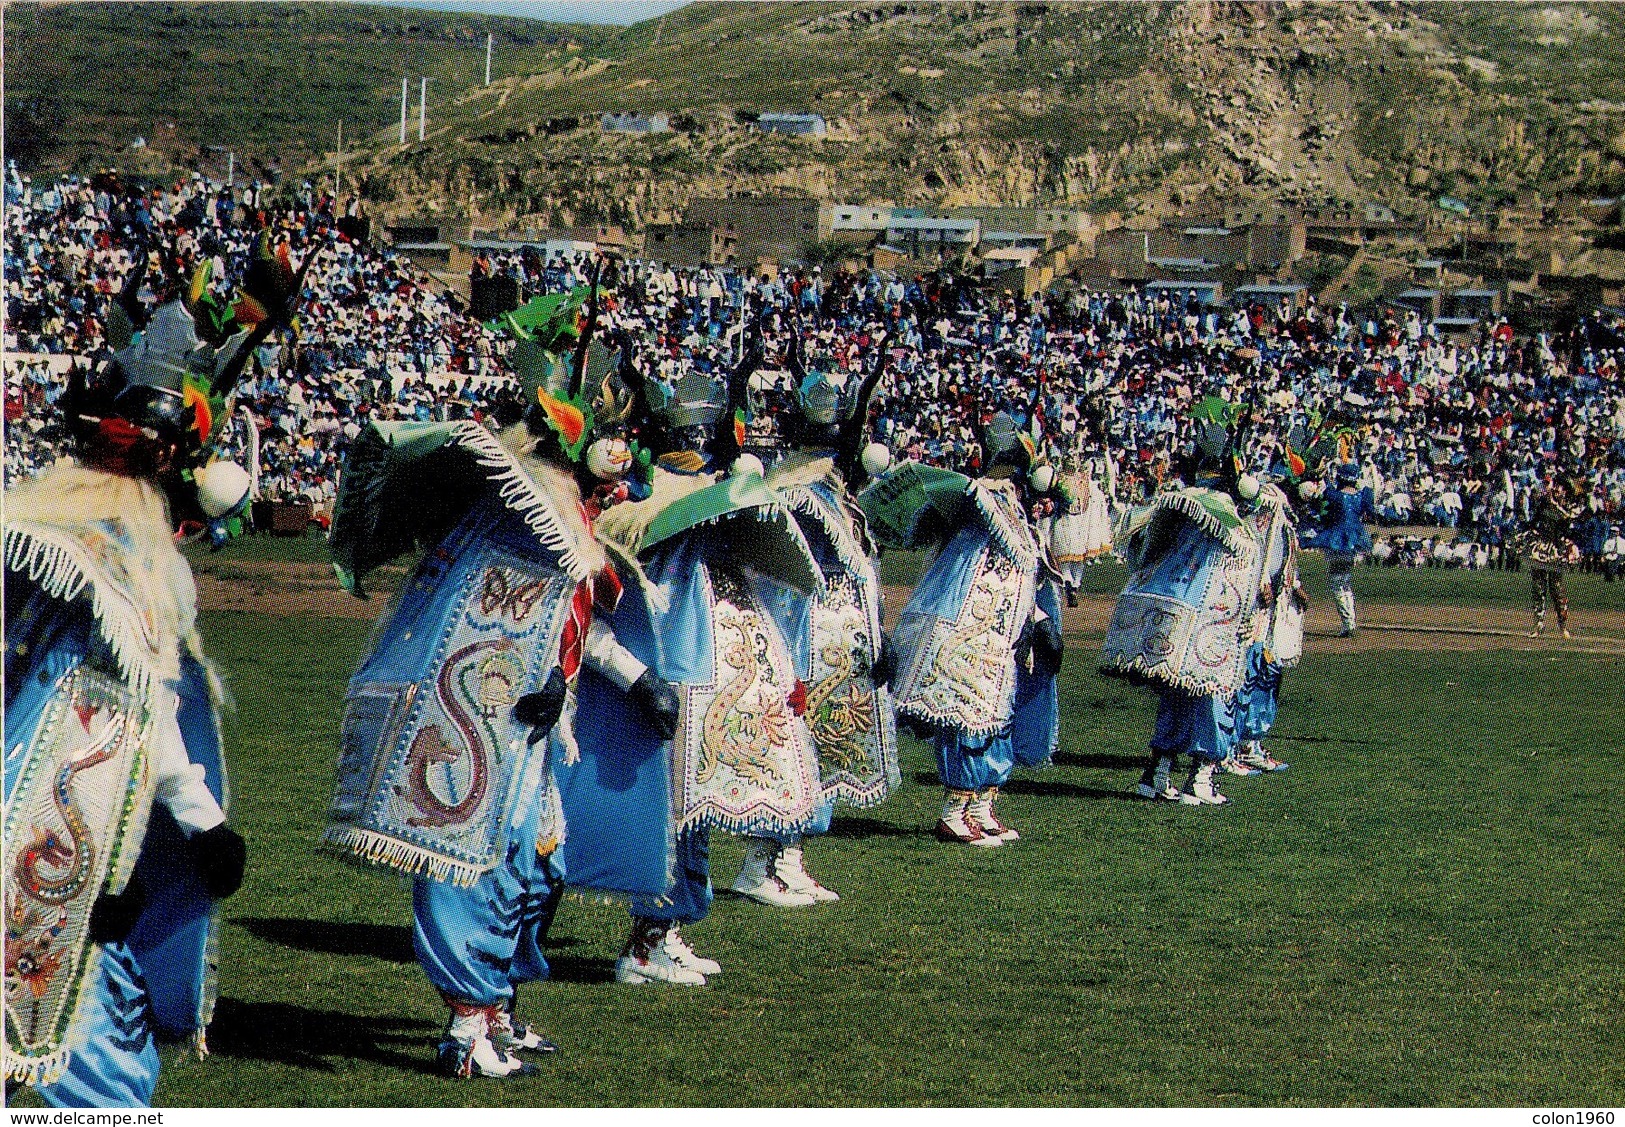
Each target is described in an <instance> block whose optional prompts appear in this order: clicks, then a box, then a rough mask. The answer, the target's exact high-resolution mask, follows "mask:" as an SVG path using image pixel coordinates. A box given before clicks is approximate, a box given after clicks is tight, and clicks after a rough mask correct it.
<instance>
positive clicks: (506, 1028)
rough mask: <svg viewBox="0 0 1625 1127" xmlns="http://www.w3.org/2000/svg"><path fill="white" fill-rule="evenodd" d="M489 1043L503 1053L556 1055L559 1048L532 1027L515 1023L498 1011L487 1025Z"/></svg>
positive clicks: (502, 1011) (510, 1017) (505, 1014)
mask: <svg viewBox="0 0 1625 1127" xmlns="http://www.w3.org/2000/svg"><path fill="white" fill-rule="evenodd" d="M489 1029H490V1035H491V1043H492V1044H493V1045H495V1046H496V1047H497V1048H499V1049H501V1050H502V1051H503V1052H505V1053H509V1054H512V1053H516V1052H519V1051H520V1050H521V1049H524V1050H527V1051H529V1052H536V1053H556V1052H558V1051H559V1047H558V1046H557V1045H555V1044H554V1043H553V1042H551V1041H549V1040H548V1039H547V1038H546V1037H543V1036H542V1035H541V1034H540V1033H538V1032H537V1031H536V1029H535V1028H534V1027H533V1026H529V1025H526V1024H525V1023H524V1022H522V1021H515V1020H514V1016H513V1015H512V1014H511V1013H508V1012H507V1011H506V1010H498V1011H497V1012H496V1014H495V1015H494V1016H492V1018H491V1020H490V1023H489Z"/></svg>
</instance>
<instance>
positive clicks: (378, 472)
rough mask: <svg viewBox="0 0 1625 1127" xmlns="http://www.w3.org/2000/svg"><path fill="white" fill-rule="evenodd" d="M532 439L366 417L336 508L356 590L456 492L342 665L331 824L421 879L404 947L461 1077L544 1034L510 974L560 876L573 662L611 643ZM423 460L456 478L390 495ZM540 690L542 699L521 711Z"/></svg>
mask: <svg viewBox="0 0 1625 1127" xmlns="http://www.w3.org/2000/svg"><path fill="white" fill-rule="evenodd" d="M530 445H532V443H530V441H529V438H528V435H527V432H526V429H525V428H524V427H515V428H513V430H512V431H511V432H507V433H505V434H504V436H503V437H502V439H500V440H499V439H498V437H497V436H495V435H492V434H490V433H489V432H488V431H486V430H485V429H484V428H483V427H481V426H479V425H478V424H477V423H473V422H463V423H457V424H452V425H450V426H443V425H439V424H411V423H405V424H374V426H373V427H372V428H370V429H369V430H368V431H366V432H364V434H363V436H362V438H361V439H359V440H358V441H357V442H356V443H354V444H353V445H352V448H351V451H350V455H349V460H348V461H347V463H346V473H345V477H344V479H343V480H344V483H345V491H344V492H343V493H341V496H340V498H339V503H338V507H337V511H336V514H335V520H334V532H333V542H334V544H335V546H336V549H335V559H336V561H337V563H338V566H339V571H340V575H341V578H344V579H345V580H346V582H347V584H348V585H349V586H351V588H352V589H355V584H356V582H357V581H358V580H359V579H360V577H361V575H362V574H363V573H364V572H365V570H367V569H369V568H370V567H372V566H376V565H377V564H378V563H379V562H382V561H383V560H384V559H387V558H389V557H390V556H391V555H392V554H398V552H399V551H400V550H401V548H402V547H403V545H405V544H407V543H409V542H410V541H411V540H412V539H413V538H414V537H415V536H419V535H423V534H425V533H426V532H427V531H428V530H429V526H428V525H427V524H426V523H425V522H424V517H423V514H424V513H426V512H439V513H441V514H443V518H444V517H449V516H454V515H455V513H456V511H457V509H458V507H459V506H461V507H463V508H464V509H465V511H464V512H463V514H462V516H461V519H460V520H458V521H457V523H456V525H455V527H453V528H452V529H451V531H450V532H447V533H445V534H444V535H442V536H439V537H438V539H437V542H435V546H434V547H433V548H431V549H430V550H429V551H427V552H426V553H425V555H424V557H423V559H422V562H421V563H420V564H419V565H418V567H417V569H416V571H415V572H414V573H413V575H412V576H411V577H410V578H409V579H408V580H407V583H406V586H405V587H404V588H403V590H402V593H401V595H400V598H399V600H398V602H397V604H396V606H395V608H394V610H393V613H392V614H391V616H390V619H389V621H388V623H387V624H386V625H385V626H384V627H383V629H382V631H381V633H380V637H379V641H378V643H377V645H376V646H375V648H374V650H373V652H372V654H371V655H370V656H369V657H368V658H367V659H366V660H365V661H364V662H363V663H362V665H361V668H360V669H359V670H358V671H357V672H356V674H355V676H354V677H353V678H352V679H351V682H350V690H349V695H348V698H347V702H346V708H345V717H344V726H343V748H342V752H341V757H340V760H339V765H338V787H337V791H336V794H335V798H334V802H333V806H332V810H331V812H330V824H329V828H328V830H327V833H326V841H327V842H328V844H329V845H331V846H333V847H335V848H336V849H338V850H340V851H341V852H342V853H343V854H344V855H346V856H349V857H351V858H353V859H357V860H361V861H364V862H369V863H372V864H377V865H383V866H385V867H389V868H393V869H396V870H399V871H402V872H406V873H410V874H413V875H414V877H415V878H416V879H415V882H414V888H413V915H414V920H415V926H414V930H413V946H414V949H415V951H416V953H417V955H418V961H419V963H420V965H421V966H422V967H423V969H424V973H425V974H426V975H427V976H428V978H429V981H430V982H431V984H433V985H434V987H435V988H436V989H437V990H438V991H439V992H440V994H441V996H442V997H443V998H444V999H445V1001H446V1004H447V1006H448V1007H449V1008H450V1009H451V1019H450V1024H449V1027H448V1030H447V1036H446V1038H445V1039H444V1040H443V1042H442V1044H441V1050H440V1052H441V1065H442V1067H443V1068H444V1069H445V1070H446V1071H448V1072H450V1073H452V1074H454V1075H458V1076H472V1075H508V1074H510V1073H512V1072H515V1071H520V1070H521V1067H522V1066H521V1065H520V1063H519V1061H518V1058H517V1057H515V1056H513V1053H512V1051H513V1050H515V1049H518V1048H541V1049H546V1050H551V1048H552V1046H550V1045H548V1044H546V1043H545V1042H544V1041H543V1040H542V1038H540V1037H539V1036H538V1035H536V1034H534V1033H533V1032H531V1031H529V1030H527V1029H525V1028H524V1027H523V1026H519V1025H515V1023H514V1021H513V1019H512V1017H511V1013H512V1009H513V1005H514V997H515V989H516V987H517V986H518V985H519V984H521V983H524V982H528V981H533V980H536V979H540V978H544V977H546V974H547V962H546V959H545V958H543V956H542V951H541V942H542V940H543V938H544V937H545V935H546V932H547V928H548V926H549V925H550V923H551V921H552V915H553V910H554V908H555V906H556V904H557V901H558V897H559V895H560V893H561V892H562V888H563V880H564V878H565V871H564V866H563V864H562V858H561V856H560V854H559V845H560V844H561V842H563V841H564V840H565V820H564V816H563V813H562V808H561V802H560V798H559V793H558V788H557V785H556V783H555V781H554V773H553V772H554V766H555V763H557V762H559V761H569V760H571V759H573V758H574V757H575V755H576V754H577V743H576V739H575V734H574V733H575V724H574V712H575V708H576V701H575V696H576V694H575V681H576V675H577V672H578V670H579V668H580V666H581V664H582V662H583V661H590V660H593V654H594V652H595V651H597V652H599V653H600V654H602V655H608V656H611V657H612V656H613V655H614V654H616V653H617V652H618V647H616V646H615V644H614V640H613V636H612V635H610V634H609V632H608V631H607V630H606V629H605V628H604V627H603V626H602V624H601V623H600V622H598V621H597V619H596V617H595V615H594V611H595V610H596V611H598V612H600V613H603V612H606V611H607V610H609V609H611V608H612V607H613V605H614V602H615V599H616V598H617V597H618V595H619V591H620V584H619V581H618V578H617V577H616V574H615V571H614V569H613V568H612V567H611V565H610V563H609V559H608V557H607V556H606V555H605V553H604V550H603V549H602V547H601V546H600V545H599V544H598V543H597V541H596V540H595V539H594V538H593V535H592V531H591V529H590V527H589V526H588V523H587V518H586V514H585V512H584V511H583V509H582V506H581V499H580V492H579V489H578V487H577V485H576V483H575V480H574V479H573V477H572V476H571V475H570V473H569V472H568V471H566V470H565V469H563V468H562V467H559V466H557V465H554V464H553V463H551V462H549V461H544V460H542V459H539V458H536V457H532V456H528V455H523V454H521V453H517V452H516V451H525V450H527V449H528V448H529V446H530ZM425 474H427V479H432V480H439V481H441V482H442V483H445V482H451V483H453V484H454V486H455V487H447V488H448V490H449V491H448V492H447V493H444V494H441V495H440V496H441V499H442V500H445V499H447V498H449V500H447V503H446V504H445V505H444V506H440V505H437V504H429V503H427V499H425V500H424V501H423V502H422V503H420V504H419V505H417V506H412V505H409V504H407V503H406V502H407V500H408V498H406V497H404V496H402V495H401V493H400V491H401V490H403V489H407V490H408V491H409V492H411V491H412V490H410V488H409V487H410V486H413V485H416V486H418V487H419V488H420V489H421V488H423V486H422V482H423V481H424V480H426V478H425V477H424V475H425ZM403 508H404V509H405V510H406V512H405V513H404V514H403V515H392V513H393V512H394V510H397V509H403ZM392 522H393V523H392ZM431 540H434V538H433V537H431ZM550 691H551V692H552V693H553V703H552V708H551V711H550V712H548V713H547V715H545V717H543V718H541V719H536V718H532V717H529V716H526V715H525V714H524V709H525V705H526V702H527V701H530V700H535V699H540V698H545V697H546V696H547V694H548V693H549V692H550ZM532 694H536V695H535V696H532ZM544 711H545V710H544ZM542 736H545V737H546V738H541V737H542ZM641 860H642V861H643V862H644V863H645V865H646V866H650V867H652V868H653V869H654V872H653V873H649V872H647V871H646V872H645V874H644V877H643V879H644V880H645V882H646V883H654V882H658V881H660V880H662V879H663V878H664V875H665V871H666V867H667V863H668V859H667V857H666V856H665V855H663V854H659V853H658V852H657V853H656V855H654V856H645V857H643V858H641ZM623 879H625V878H624V877H623ZM633 879H635V878H633Z"/></svg>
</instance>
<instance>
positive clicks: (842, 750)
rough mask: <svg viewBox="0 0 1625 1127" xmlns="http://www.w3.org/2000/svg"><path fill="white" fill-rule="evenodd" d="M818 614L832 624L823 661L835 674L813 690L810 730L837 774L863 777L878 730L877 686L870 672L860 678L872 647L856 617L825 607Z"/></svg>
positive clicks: (820, 652)
mask: <svg viewBox="0 0 1625 1127" xmlns="http://www.w3.org/2000/svg"><path fill="white" fill-rule="evenodd" d="M844 609H846V610H848V611H850V610H851V609H852V608H850V607H848V608H844ZM815 614H816V615H817V616H818V618H819V619H823V620H824V621H825V622H827V623H828V627H827V630H828V635H827V637H826V640H825V641H824V643H823V645H821V646H820V647H819V650H818V656H819V658H820V659H821V660H822V662H823V663H824V665H825V666H826V667H828V669H829V673H828V675H827V676H825V677H822V678H820V679H819V680H817V681H815V682H813V683H812V684H811V685H809V686H807V724H808V727H809V728H811V729H812V736H813V743H814V744H815V745H817V747H818V755H819V757H820V759H823V760H825V761H827V762H828V763H829V765H830V766H832V767H835V768H836V769H837V770H841V771H862V770H864V769H865V768H866V767H867V766H868V758H869V756H868V749H867V748H866V746H865V744H864V737H865V736H866V735H868V734H869V733H870V732H872V731H873V730H874V726H875V692H874V687H873V682H871V681H870V680H869V678H868V677H867V675H866V669H862V670H861V672H863V673H864V675H863V676H860V675H859V674H860V661H859V656H860V655H864V654H866V653H867V650H868V647H867V644H866V642H865V639H864V637H863V633H862V631H861V629H860V628H859V626H858V624H857V623H856V622H855V621H854V618H855V615H848V614H842V612H841V609H837V608H826V607H824V606H823V605H822V604H820V606H819V607H818V608H817V610H816V611H815ZM817 632H818V633H825V631H824V630H819V631H817ZM866 665H867V662H864V663H862V666H866Z"/></svg>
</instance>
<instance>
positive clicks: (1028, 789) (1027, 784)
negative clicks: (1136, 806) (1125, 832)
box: [999, 763, 1143, 802]
mask: <svg viewBox="0 0 1625 1127" xmlns="http://www.w3.org/2000/svg"><path fill="white" fill-rule="evenodd" d="M1135 766H1136V767H1139V766H1143V764H1141V763H1135ZM999 793H1000V794H1031V795H1037V796H1038V797H1039V798H1088V799H1111V800H1113V801H1122V802H1136V801H1138V800H1139V798H1138V796H1137V795H1135V794H1133V793H1131V792H1130V791H1129V790H1128V789H1127V786H1126V785H1125V787H1124V789H1122V790H1107V789H1106V788H1104V787H1080V786H1079V785H1078V784H1076V783H1054V782H1040V781H1038V780H1037V779H1011V780H1010V781H1009V782H1007V783H1005V784H1004V785H1003V786H1002V787H1000V788H999Z"/></svg>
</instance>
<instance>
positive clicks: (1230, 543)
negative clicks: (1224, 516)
mask: <svg viewBox="0 0 1625 1127" xmlns="http://www.w3.org/2000/svg"><path fill="white" fill-rule="evenodd" d="M1151 504H1152V506H1153V507H1155V508H1158V509H1168V510H1172V511H1173V512H1176V513H1178V514H1180V515H1181V516H1183V517H1184V518H1185V519H1186V520H1188V521H1190V522H1191V523H1192V524H1194V525H1195V526H1196V527H1197V528H1200V529H1201V530H1202V531H1203V532H1205V533H1207V534H1208V535H1209V536H1211V537H1213V539H1215V540H1217V541H1218V542H1219V543H1221V544H1223V545H1224V546H1225V549H1226V550H1227V551H1229V552H1240V551H1241V550H1242V547H1243V541H1242V532H1241V529H1239V528H1226V527H1225V526H1224V525H1222V524H1220V523H1219V520H1218V518H1217V517H1215V516H1214V515H1213V514H1212V513H1210V512H1208V510H1207V507H1206V506H1205V505H1203V504H1202V503H1201V502H1200V501H1198V500H1197V499H1196V498H1194V497H1192V496H1190V495H1189V494H1187V493H1163V494H1161V495H1159V496H1158V497H1157V498H1156V499H1155V500H1153V501H1152V502H1151Z"/></svg>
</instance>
